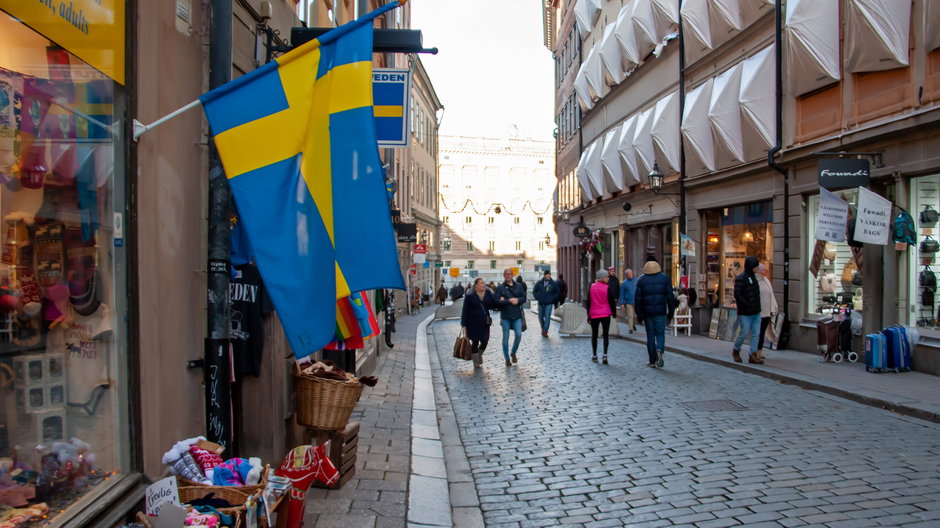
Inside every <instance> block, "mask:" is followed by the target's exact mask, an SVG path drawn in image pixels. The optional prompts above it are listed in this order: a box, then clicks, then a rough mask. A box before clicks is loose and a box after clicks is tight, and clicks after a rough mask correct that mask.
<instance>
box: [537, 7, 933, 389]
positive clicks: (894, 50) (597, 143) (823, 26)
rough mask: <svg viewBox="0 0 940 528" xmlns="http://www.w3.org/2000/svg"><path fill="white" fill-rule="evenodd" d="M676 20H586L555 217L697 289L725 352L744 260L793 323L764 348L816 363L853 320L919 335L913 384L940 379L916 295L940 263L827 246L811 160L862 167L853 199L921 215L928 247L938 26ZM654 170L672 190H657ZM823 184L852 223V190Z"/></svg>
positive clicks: (627, 14) (751, 10)
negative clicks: (562, 191)
mask: <svg viewBox="0 0 940 528" xmlns="http://www.w3.org/2000/svg"><path fill="white" fill-rule="evenodd" d="M862 4H864V5H862ZM679 5H680V4H679V2H675V1H665V0H634V1H623V2H617V1H613V2H599V1H596V0H579V1H578V2H576V3H575V5H574V7H573V10H574V12H575V24H576V26H578V29H579V38H580V39H581V43H582V50H583V53H582V57H583V59H582V64H581V66H580V69H579V73H578V76H577V78H576V80H575V91H576V93H577V94H578V96H579V104H580V105H581V110H582V111H583V114H584V115H583V118H582V123H581V135H582V138H583V141H582V147H583V148H582V153H581V156H580V160H579V167H578V170H577V171H576V174H577V175H578V185H579V186H580V189H581V193H582V197H581V201H580V204H577V205H576V206H575V207H570V205H568V203H566V202H565V201H564V200H560V201H559V213H560V214H559V217H561V218H565V217H567V218H569V219H571V218H580V217H584V220H585V222H586V223H587V224H588V225H589V226H590V224H591V223H593V224H594V225H595V227H592V229H595V228H596V227H601V228H603V230H604V235H603V236H604V237H605V239H606V240H610V241H611V242H614V241H615V240H616V239H617V235H619V237H620V242H619V243H615V244H616V245H617V246H618V251H619V253H620V258H622V259H623V260H622V266H621V267H626V266H631V267H636V266H637V265H638V263H640V262H642V259H643V258H645V256H646V255H647V254H650V255H653V256H654V257H656V258H657V259H658V260H660V262H662V263H663V264H664V268H666V269H667V270H669V271H671V273H672V276H673V281H674V283H678V282H679V281H680V280H681V281H682V284H683V285H687V286H688V287H689V288H690V289H691V290H694V291H695V293H696V295H695V297H696V303H695V304H696V307H695V308H694V313H695V323H696V330H697V331H698V332H699V333H702V334H708V335H710V336H711V337H716V338H719V339H720V338H728V337H729V331H730V328H731V326H732V325H731V324H730V322H731V321H733V318H734V304H733V295H732V287H733V278H734V276H735V275H736V274H737V273H739V272H740V270H741V268H742V265H743V259H744V257H745V256H748V255H753V256H757V257H758V258H759V259H760V260H761V261H762V262H763V263H764V264H765V265H766V266H767V267H768V268H769V269H770V270H771V271H770V274H771V278H772V283H773V285H774V290H775V295H776V297H777V301H778V303H779V304H780V305H781V306H785V307H786V309H785V310H784V314H783V315H782V316H781V317H779V319H778V320H777V321H775V323H776V325H777V329H776V331H772V334H777V335H779V334H782V335H783V336H784V338H785V339H786V342H787V345H786V346H788V347H789V348H794V349H797V350H803V351H807V352H815V351H816V342H817V338H818V336H817V330H816V322H817V321H818V320H820V319H822V318H824V317H829V316H834V317H836V318H849V317H850V314H851V313H852V312H857V313H859V314H861V318H862V321H863V325H862V328H861V329H860V331H859V334H863V333H869V332H873V331H877V330H879V329H881V328H883V327H885V326H889V325H892V324H904V325H910V326H916V327H918V328H919V329H920V333H921V336H922V339H921V342H920V343H919V345H918V346H917V347H916V349H915V351H914V354H913V360H912V363H913V368H914V369H916V370H920V371H924V372H932V373H940V362H938V354H940V348H938V344H940V341H938V337H940V336H938V335H937V333H936V330H935V328H936V324H937V304H936V302H935V298H934V296H933V292H932V291H931V290H930V288H929V287H927V288H925V287H924V286H923V285H922V284H921V281H920V278H921V276H922V274H923V272H924V271H926V270H928V269H929V266H930V265H932V264H934V258H933V254H932V253H926V252H922V251H921V250H920V248H919V247H918V246H905V245H903V244H897V245H896V244H895V243H894V242H893V241H892V240H890V239H889V241H888V242H889V243H888V244H887V245H880V244H875V243H865V244H859V246H858V247H854V248H853V247H851V246H850V245H849V244H847V243H845V242H836V241H830V242H829V243H828V244H827V243H825V242H823V243H817V240H816V238H817V231H816V227H817V223H818V221H819V215H818V210H819V207H820V206H819V201H820V198H819V196H820V187H821V185H820V178H821V176H820V172H821V170H820V160H832V159H835V160H836V161H838V160H839V159H842V160H859V161H861V162H862V163H863V164H864V163H866V162H867V163H868V166H869V167H870V182H869V183H868V184H862V186H863V187H866V188H867V189H868V190H870V191H874V192H875V193H877V194H878V195H879V196H881V197H882V198H886V199H887V200H889V201H890V203H891V208H892V210H891V213H890V216H891V218H892V219H893V218H894V217H895V216H896V215H897V214H898V213H900V212H902V211H910V212H911V213H912V214H913V216H914V217H915V223H916V230H917V236H918V237H919V239H920V240H923V239H924V237H925V236H931V237H932V236H933V235H934V232H933V229H935V226H933V225H932V221H931V217H932V216H931V215H930V214H927V215H925V216H924V217H923V218H921V217H920V214H919V213H920V212H921V211H924V210H925V209H926V210H928V211H929V210H930V209H936V207H937V204H934V203H933V202H934V201H935V200H936V196H937V194H936V191H935V186H934V183H933V182H934V180H935V179H936V176H935V175H936V174H937V172H938V171H937V168H938V167H937V165H938V162H937V159H936V157H935V154H934V153H933V152H934V151H933V150H932V149H931V147H930V143H931V139H930V138H931V137H932V136H933V135H935V134H936V123H937V117H938V115H937V114H938V110H940V109H938V107H937V104H936V101H937V96H936V93H937V86H938V84H937V81H936V79H935V73H936V72H935V70H936V68H935V67H934V65H935V63H940V62H938V61H940V59H938V58H937V57H940V52H938V51H937V50H938V48H940V42H936V40H937V39H936V38H934V36H933V35H934V32H933V31H932V30H931V29H930V28H931V27H932V24H933V23H935V21H936V20H937V19H938V17H940V10H938V9H937V8H936V7H935V6H934V5H933V4H932V3H931V2H927V1H919V0H915V1H913V2H900V3H898V2H881V1H875V2H864V3H862V2H857V1H855V0H841V1H839V2H828V3H826V4H825V6H824V7H825V8H824V9H823V8H821V6H820V5H817V4H816V3H810V2H800V1H794V0H791V1H788V2H781V3H780V5H775V4H774V2H768V1H763V0H753V1H747V2H741V3H740V9H739V10H737V11H734V10H730V11H729V10H727V9H723V7H724V5H725V4H724V3H722V2H717V1H711V0H709V1H707V2H682V3H681V6H682V7H681V9H680V7H679ZM551 7H554V8H555V9H558V10H559V11H558V13H559V16H560V14H561V13H563V12H564V6H559V5H547V6H546V8H551ZM869 7H870V9H873V10H874V11H873V12H874V13H876V14H877V16H876V17H875V18H876V19H877V22H875V21H873V20H874V19H873V18H872V17H870V16H867V15H866V14H865V13H867V12H868V10H869ZM817 8H818V9H817ZM548 18H549V17H546V19H548ZM556 18H558V17H556ZM680 26H681V31H680ZM558 41H559V42H560V41H561V39H560V38H558ZM612 41H613V42H612ZM618 66H619V67H618ZM778 72H779V73H778ZM618 129H619V136H618V133H617V130H618ZM824 163H828V161H826V162H824ZM654 164H655V168H656V169H658V172H660V173H662V174H663V175H664V183H663V184H659V181H658V178H657V179H656V182H655V183H656V184H657V188H655V189H654V188H653V186H652V185H651V183H654V182H651V181H650V178H649V176H650V173H654V174H655V172H654V171H653V169H654ZM618 177H619V181H618ZM826 185H829V186H830V190H832V191H836V192H837V196H838V197H839V198H840V199H842V200H844V201H845V202H847V203H848V206H849V209H850V211H852V214H853V215H854V214H855V213H856V209H857V206H858V200H859V198H858V196H859V193H860V192H861V191H859V190H858V184H855V187H844V186H838V185H836V186H832V185H831V184H829V183H826ZM628 203H629V204H630V205H629V206H626V204H628ZM614 217H618V218H620V220H614ZM569 221H572V220H569ZM850 224H852V223H851V222H850ZM852 225H854V224H852ZM567 229H568V227H567V226H565V227H562V225H561V224H559V232H560V233H561V232H562V230H567ZM615 230H616V233H615ZM680 233H681V234H683V235H685V236H687V237H688V238H684V239H680V236H679V235H680ZM680 240H682V243H681V247H680ZM591 257H592V258H591V259H590V260H591V261H598V262H601V263H603V264H607V263H608V262H610V263H616V259H617V255H616V254H612V255H610V257H609V260H608V256H607V255H604V254H597V252H595V254H594V255H591ZM581 266H582V269H585V270H590V269H592V267H593V266H591V264H590V262H583V261H582V264H581ZM928 283H929V281H928ZM874 285H877V287H876V286H874ZM856 317H857V316H856ZM723 329H724V330H723ZM774 338H776V337H774ZM854 347H855V349H856V350H859V351H860V350H861V348H862V338H861V336H860V335H856V336H855V338H854Z"/></svg>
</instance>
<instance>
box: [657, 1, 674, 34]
mask: <svg viewBox="0 0 940 528" xmlns="http://www.w3.org/2000/svg"><path fill="white" fill-rule="evenodd" d="M653 17H655V18H656V26H657V27H659V28H660V29H661V30H663V31H662V32H661V33H660V40H662V39H664V38H666V35H667V34H669V33H672V32H673V31H675V30H676V29H677V27H678V25H679V0H653Z"/></svg>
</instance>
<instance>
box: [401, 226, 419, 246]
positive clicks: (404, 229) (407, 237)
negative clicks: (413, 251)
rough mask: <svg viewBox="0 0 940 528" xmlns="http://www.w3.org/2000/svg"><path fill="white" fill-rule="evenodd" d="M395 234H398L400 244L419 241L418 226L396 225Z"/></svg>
mask: <svg viewBox="0 0 940 528" xmlns="http://www.w3.org/2000/svg"><path fill="white" fill-rule="evenodd" d="M395 232H396V233H398V241H399V242H414V241H415V240H418V224H415V223H403V224H395Z"/></svg>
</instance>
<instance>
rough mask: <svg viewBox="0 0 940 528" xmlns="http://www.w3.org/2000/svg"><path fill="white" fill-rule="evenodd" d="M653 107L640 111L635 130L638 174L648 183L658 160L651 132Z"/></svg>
mask: <svg viewBox="0 0 940 528" xmlns="http://www.w3.org/2000/svg"><path fill="white" fill-rule="evenodd" d="M653 111H654V109H653V108H650V109H648V110H645V111H643V112H640V114H639V115H638V116H637V118H636V130H635V131H634V132H633V148H634V150H636V159H637V162H638V163H637V171H638V174H637V176H639V177H640V181H641V182H643V183H646V181H647V179H648V178H647V176H648V175H649V173H650V171H651V170H653V163H654V162H655V161H656V151H655V150H654V149H653V137H652V136H651V135H650V132H651V130H652V128H653Z"/></svg>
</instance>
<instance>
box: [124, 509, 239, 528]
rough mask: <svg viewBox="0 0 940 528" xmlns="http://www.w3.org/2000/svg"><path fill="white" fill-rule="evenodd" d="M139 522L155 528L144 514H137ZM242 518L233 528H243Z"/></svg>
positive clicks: (148, 527) (236, 519) (237, 520)
mask: <svg viewBox="0 0 940 528" xmlns="http://www.w3.org/2000/svg"><path fill="white" fill-rule="evenodd" d="M137 522H138V523H140V524H142V525H144V526H145V527H146V528H153V524H151V523H150V517H148V516H147V515H145V514H143V513H142V512H137ZM241 525H242V518H241V516H240V515H239V516H237V517H235V526H234V527H233V528H241Z"/></svg>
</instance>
